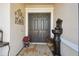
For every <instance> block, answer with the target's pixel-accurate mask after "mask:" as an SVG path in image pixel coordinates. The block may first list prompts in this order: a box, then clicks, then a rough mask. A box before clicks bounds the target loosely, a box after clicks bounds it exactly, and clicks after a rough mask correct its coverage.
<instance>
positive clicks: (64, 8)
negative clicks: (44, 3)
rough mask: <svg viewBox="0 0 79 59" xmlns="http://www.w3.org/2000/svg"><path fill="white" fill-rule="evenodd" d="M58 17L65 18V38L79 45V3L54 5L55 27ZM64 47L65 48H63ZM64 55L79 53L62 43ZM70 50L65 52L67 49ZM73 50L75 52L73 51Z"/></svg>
mask: <svg viewBox="0 0 79 59" xmlns="http://www.w3.org/2000/svg"><path fill="white" fill-rule="evenodd" d="M57 18H60V19H62V20H63V35H62V37H63V39H64V38H65V39H66V40H68V41H70V42H72V43H73V44H75V45H77V46H78V4H76V3H69V4H68V3H63V4H55V5H54V27H55V25H56V24H55V22H56V20H57ZM63 48H64V49H63ZM61 49H62V50H61V54H62V55H72V53H73V55H78V52H76V51H74V50H72V49H70V48H69V47H68V46H66V45H64V44H61ZM66 50H67V51H70V52H69V53H65V51H66ZM72 51H73V52H72Z"/></svg>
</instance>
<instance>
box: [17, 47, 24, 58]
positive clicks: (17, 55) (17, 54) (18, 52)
mask: <svg viewBox="0 0 79 59" xmlns="http://www.w3.org/2000/svg"><path fill="white" fill-rule="evenodd" d="M23 48H24V47H23ZM23 48H22V49H23ZM22 49H21V50H20V51H19V52H18V53H17V54H16V56H18V54H19V53H20V52H21V51H22Z"/></svg>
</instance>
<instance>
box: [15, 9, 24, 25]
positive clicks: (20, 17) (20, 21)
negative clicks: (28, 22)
mask: <svg viewBox="0 0 79 59" xmlns="http://www.w3.org/2000/svg"><path fill="white" fill-rule="evenodd" d="M15 24H20V25H23V24H24V17H23V13H22V11H21V9H17V10H16V11H15Z"/></svg>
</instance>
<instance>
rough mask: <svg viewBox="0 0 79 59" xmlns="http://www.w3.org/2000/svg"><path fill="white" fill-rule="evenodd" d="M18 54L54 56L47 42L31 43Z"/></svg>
mask: <svg viewBox="0 0 79 59" xmlns="http://www.w3.org/2000/svg"><path fill="white" fill-rule="evenodd" d="M18 56H53V54H52V52H51V51H50V49H49V47H48V46H47V44H30V46H29V47H27V48H23V49H22V51H21V52H20V53H19V54H18Z"/></svg>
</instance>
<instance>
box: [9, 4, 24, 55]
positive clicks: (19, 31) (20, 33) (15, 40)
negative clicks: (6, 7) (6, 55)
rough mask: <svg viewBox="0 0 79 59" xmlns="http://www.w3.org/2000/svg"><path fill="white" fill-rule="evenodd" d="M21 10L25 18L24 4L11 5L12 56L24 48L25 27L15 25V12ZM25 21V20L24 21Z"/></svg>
mask: <svg viewBox="0 0 79 59" xmlns="http://www.w3.org/2000/svg"><path fill="white" fill-rule="evenodd" d="M17 9H21V11H22V13H23V16H25V8H24V4H15V3H14V4H13V3H12V4H11V5H10V35H11V36H10V48H11V49H10V55H16V54H17V53H18V52H19V51H20V50H21V49H22V48H23V42H22V39H23V37H24V33H25V30H24V25H19V24H15V11H16V10H17ZM24 21H25V20H24Z"/></svg>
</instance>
